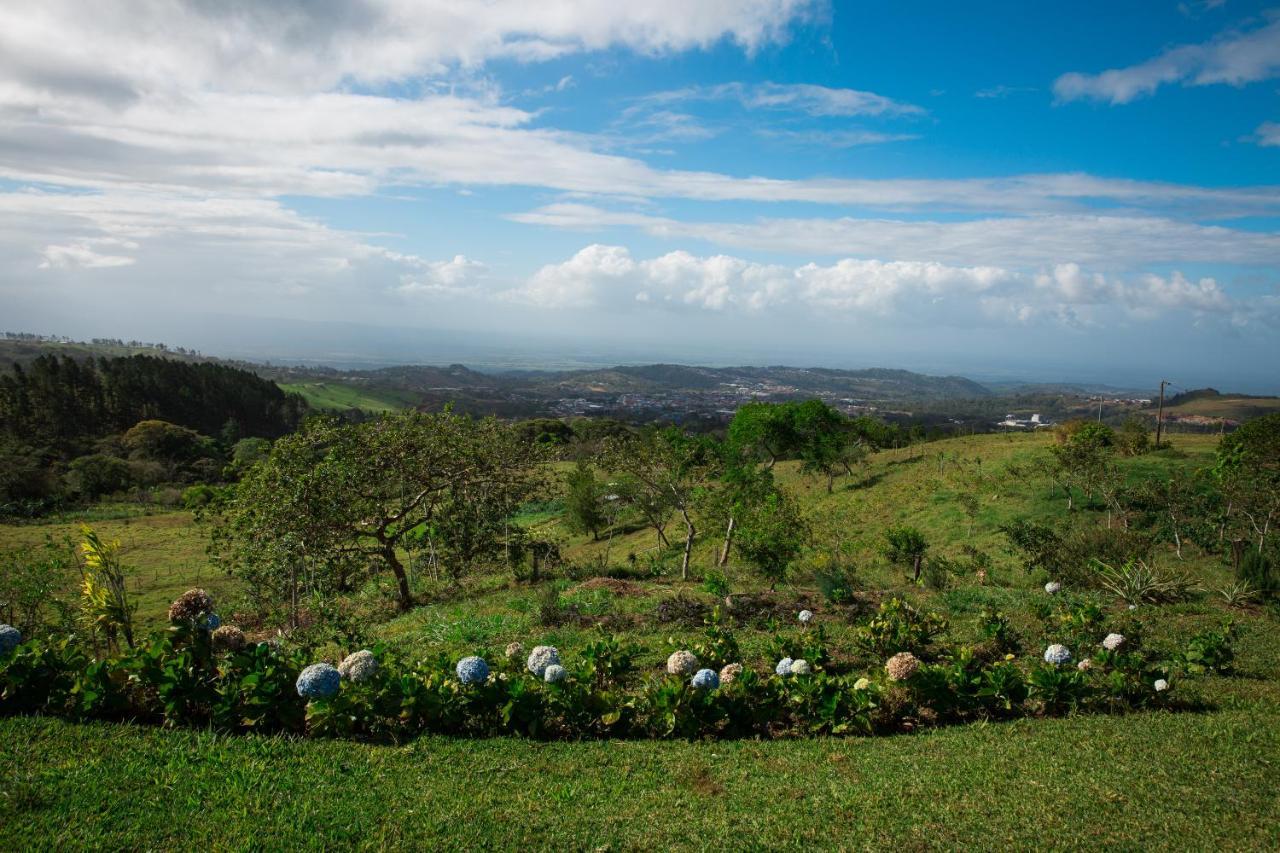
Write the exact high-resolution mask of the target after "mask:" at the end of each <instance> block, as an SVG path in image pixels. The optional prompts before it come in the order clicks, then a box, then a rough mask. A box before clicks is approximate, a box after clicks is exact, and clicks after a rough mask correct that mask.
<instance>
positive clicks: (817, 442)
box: [791, 400, 863, 494]
mask: <svg viewBox="0 0 1280 853" xmlns="http://www.w3.org/2000/svg"><path fill="white" fill-rule="evenodd" d="M791 424H792V426H791V431H792V443H793V445H794V447H795V450H796V455H798V456H799V457H800V470H801V471H804V472H805V473H807V474H819V475H821V476H823V477H825V478H826V481H827V494H831V492H832V490H833V489H834V484H835V478H836V477H837V476H838V475H839V474H840V473H841V472H842V471H843V472H844V473H852V472H853V468H852V464H853V462H855V461H857V460H858V459H860V458H861V455H862V452H863V451H862V449H861V448H860V447H859V446H858V445H856V444H854V443H853V441H852V439H853V435H852V433H851V432H850V430H849V428H848V421H847V420H846V419H845V416H844V415H842V414H841V413H840V412H838V411H836V410H835V409H833V408H832V407H830V406H828V405H827V404H826V403H824V402H822V401H821V400H806V401H805V402H803V403H798V404H794V405H793V408H792V411H791Z"/></svg>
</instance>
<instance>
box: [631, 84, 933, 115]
mask: <svg viewBox="0 0 1280 853" xmlns="http://www.w3.org/2000/svg"><path fill="white" fill-rule="evenodd" d="M723 100H732V101H737V102H738V103H739V104H741V105H742V106H743V107H744V108H745V109H749V110H789V111H794V112H800V113H804V114H806V115H810V116H821V117H833V116H834V117H850V116H904V115H923V114H924V109H923V108H921V107H918V106H916V105H915V104H908V103H904V102H902V101H896V100H894V99H893V98H889V97H886V96H884V95H879V94H876V93H875V92H865V91H862V90H860V89H834V88H831V87H828V86H817V85H814V84H811V83H771V82H765V83H754V84H749V83H737V82H735V83H721V84H720V85H717V86H690V87H686V88H684V89H672V90H669V91H665V92H655V93H654V94H652V95H647V96H646V97H644V98H641V99H640V103H641V104H646V103H648V104H667V103H676V102H681V101H723Z"/></svg>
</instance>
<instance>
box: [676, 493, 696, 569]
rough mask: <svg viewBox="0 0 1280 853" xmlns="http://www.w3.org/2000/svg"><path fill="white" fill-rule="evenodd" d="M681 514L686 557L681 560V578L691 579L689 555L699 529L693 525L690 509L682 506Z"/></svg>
mask: <svg viewBox="0 0 1280 853" xmlns="http://www.w3.org/2000/svg"><path fill="white" fill-rule="evenodd" d="M680 515H681V516H682V517H683V518H684V557H683V558H682V559H681V560H680V580H682V581H687V580H688V579H689V556H690V554H692V553H693V537H694V536H696V535H697V533H698V531H697V530H696V529H695V528H694V526H693V519H691V518H689V510H687V509H685V508H684V507H681V508H680Z"/></svg>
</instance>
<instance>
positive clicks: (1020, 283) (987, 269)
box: [499, 244, 1248, 325]
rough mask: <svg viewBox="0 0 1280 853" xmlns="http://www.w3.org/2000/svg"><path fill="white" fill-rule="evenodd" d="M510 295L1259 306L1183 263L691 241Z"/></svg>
mask: <svg viewBox="0 0 1280 853" xmlns="http://www.w3.org/2000/svg"><path fill="white" fill-rule="evenodd" d="M499 298H501V299H503V300H505V301H515V302H524V303H527V304H530V305H534V306H537V307H540V308H544V309H554V310H563V309H578V310H581V309H593V308H605V309H608V310H609V311H611V312H615V313H616V312H622V311H628V310H631V311H634V310H646V311H647V310H655V309H662V310H668V311H677V312H684V311H688V310H700V311H709V312H712V313H726V312H740V313H745V314H760V313H762V312H766V311H767V312H768V316H770V317H778V318H782V317H787V316H791V315H798V316H809V317H816V316H822V317H824V318H826V319H830V318H831V317H832V316H845V317H848V318H849V319H850V320H853V321H857V320H859V319H888V318H891V319H893V320H894V321H896V322H900V323H907V324H923V323H937V324H942V325H973V324H978V325H1003V324H1007V323H1010V322H1012V323H1018V324H1025V323H1028V322H1033V321H1047V322H1070V323H1072V324H1091V325H1115V323H1116V321H1117V319H1119V320H1120V321H1121V322H1122V321H1123V317H1124V316H1126V315H1127V316H1132V317H1142V318H1150V317H1155V316H1162V315H1176V314H1184V315H1187V314H1189V315H1193V316H1201V315H1209V314H1212V315H1220V316H1224V317H1226V316H1232V317H1233V318H1239V317H1244V316H1246V314H1247V310H1248V306H1244V305H1240V304H1237V303H1235V302H1233V301H1232V300H1231V299H1230V297H1228V296H1227V294H1226V293H1225V292H1223V291H1222V290H1221V288H1220V287H1219V286H1218V284H1217V282H1216V281H1214V280H1213V279H1211V278H1203V279H1200V280H1199V281H1195V282H1193V281H1190V280H1188V279H1187V278H1186V277H1185V276H1183V275H1182V274H1181V273H1176V272H1175V273H1173V274H1172V275H1170V276H1168V277H1161V276H1156V275H1152V274H1144V275H1140V276H1137V277H1135V278H1133V279H1125V278H1116V277H1109V276H1106V275H1103V274H1101V273H1096V272H1089V271H1086V270H1084V269H1082V268H1081V267H1080V266H1079V265H1077V264H1075V263H1060V264H1055V265H1052V266H1049V267H1046V268H1045V270H1044V271H1042V272H1039V273H1034V274H1028V273H1022V272H1018V271H1015V270H1010V269H1006V268H1002V267H995V266H952V265H947V264H941V263H936V262H919V261H881V260H856V259H850V258H846V259H843V260H840V261H837V262H835V263H833V264H831V265H828V266H820V265H818V264H812V263H810V264H805V265H802V266H799V267H787V266H782V265H778V264H762V263H757V262H753V261H748V260H744V259H742V258H736V257H732V256H727V255H713V256H708V257H699V256H696V255H693V254H690V253H688V252H683V251H677V252H671V253H668V254H666V255H662V256H660V257H657V258H653V259H648V260H637V259H635V258H633V257H632V255H631V253H630V252H629V251H628V250H627V249H626V248H624V247H621V246H606V245H600V244H594V245H591V246H588V247H586V248H584V249H582V250H581V251H579V252H578V253H577V254H575V255H574V256H573V257H572V258H570V259H569V260H567V261H564V262H562V263H558V264H548V265H546V266H544V267H542V268H541V269H540V270H538V272H537V273H536V274H535V275H533V276H532V277H531V278H530V279H529V280H528V281H527V282H525V283H524V284H522V285H520V286H518V287H516V288H513V289H511V290H508V291H506V292H503V293H501V294H499ZM1118 314H1119V315H1120V316H1119V317H1117V315H1118Z"/></svg>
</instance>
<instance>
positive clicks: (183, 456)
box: [123, 420, 216, 463]
mask: <svg viewBox="0 0 1280 853" xmlns="http://www.w3.org/2000/svg"><path fill="white" fill-rule="evenodd" d="M123 441H124V446H125V448H126V449H127V450H128V451H129V454H130V455H131V456H132V457H133V458H135V459H145V460H150V461H155V462H169V463H181V462H190V461H191V460H193V459H198V458H200V457H202V456H212V455H213V454H214V453H216V448H215V447H214V445H213V441H212V440H211V439H209V438H207V437H205V436H203V435H200V433H198V432H196V431H195V430H193V429H190V428H188V427H184V426H179V425H177V424H171V423H169V422H168V421H159V420H147V421H139V422H138V423H137V424H135V425H134V426H133V427H131V428H130V429H129V430H128V431H127V432H126V433H125V434H124V437H123Z"/></svg>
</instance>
